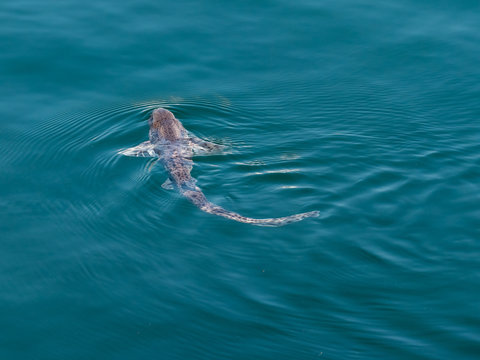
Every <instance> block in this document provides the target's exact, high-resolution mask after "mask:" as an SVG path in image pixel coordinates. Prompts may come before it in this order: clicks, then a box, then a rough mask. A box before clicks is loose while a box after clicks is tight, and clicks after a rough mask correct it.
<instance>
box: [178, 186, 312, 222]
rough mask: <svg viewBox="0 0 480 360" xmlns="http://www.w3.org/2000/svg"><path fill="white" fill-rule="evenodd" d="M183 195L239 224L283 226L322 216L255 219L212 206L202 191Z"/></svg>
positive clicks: (301, 215)
mask: <svg viewBox="0 0 480 360" xmlns="http://www.w3.org/2000/svg"><path fill="white" fill-rule="evenodd" d="M182 194H183V195H184V196H185V197H186V198H187V199H189V200H190V201H191V202H192V203H193V204H195V205H196V206H198V207H199V208H200V209H201V210H203V211H205V212H207V213H209V214H213V215H218V216H223V217H224V218H227V219H230V220H235V221H238V222H242V223H246V224H252V225H258V226H283V225H287V224H291V223H294V222H297V221H300V220H303V219H306V218H309V217H318V216H319V215H320V212H319V211H310V212H306V213H301V214H295V215H290V216H285V217H279V218H268V219H254V218H249V217H246V216H242V215H240V214H237V213H236V212H233V211H229V210H226V209H224V208H222V207H221V206H218V205H215V204H212V203H211V202H210V201H208V200H207V199H206V197H205V195H204V194H203V193H202V192H201V191H200V190H185V191H182Z"/></svg>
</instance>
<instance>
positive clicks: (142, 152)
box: [118, 141, 158, 157]
mask: <svg viewBox="0 0 480 360" xmlns="http://www.w3.org/2000/svg"><path fill="white" fill-rule="evenodd" d="M154 149H155V146H154V145H153V144H152V143H151V142H150V141H144V142H143V143H141V144H140V145H137V146H134V147H131V148H128V149H124V150H121V151H119V152H118V153H119V154H121V155H125V156H135V157H158V155H157V153H155V150H154Z"/></svg>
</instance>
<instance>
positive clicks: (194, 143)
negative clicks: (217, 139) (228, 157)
mask: <svg viewBox="0 0 480 360" xmlns="http://www.w3.org/2000/svg"><path fill="white" fill-rule="evenodd" d="M188 140H189V143H190V146H191V147H192V150H193V152H194V153H195V155H208V154H213V153H220V152H222V150H223V149H225V146H223V145H219V144H215V143H213V142H210V141H205V140H202V139H200V138H199V137H196V136H195V135H193V134H190V136H189V138H188Z"/></svg>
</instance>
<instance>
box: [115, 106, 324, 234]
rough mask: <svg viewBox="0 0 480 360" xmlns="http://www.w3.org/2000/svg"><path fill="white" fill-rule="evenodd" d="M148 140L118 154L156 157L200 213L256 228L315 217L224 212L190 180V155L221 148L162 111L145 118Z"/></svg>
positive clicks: (174, 183) (159, 109) (313, 215)
mask: <svg viewBox="0 0 480 360" xmlns="http://www.w3.org/2000/svg"><path fill="white" fill-rule="evenodd" d="M149 125H150V132H149V138H150V140H149V141H145V142H143V143H142V144H140V145H138V146H136V147H133V148H130V149H125V150H122V151H120V152H119V153H120V154H122V155H127V156H143V157H158V158H160V160H161V162H162V164H163V166H164V168H165V170H166V171H167V173H168V174H169V175H168V177H169V180H170V181H171V183H172V184H173V185H174V186H175V187H176V188H177V189H178V191H179V192H180V194H182V195H183V196H184V197H186V198H187V199H188V200H189V201H190V202H191V203H192V204H194V205H196V206H197V207H198V208H199V209H200V210H203V211H205V212H207V213H209V214H213V215H218V216H222V217H224V218H227V219H230V220H235V221H238V222H242V223H247V224H252V225H259V226H283V225H287V224H290V223H293V222H297V221H300V220H303V219H305V218H309V217H318V216H319V212H318V211H310V212H306V213H302V214H295V215H290V216H285V217H280V218H268V219H254V218H249V217H246V216H242V215H240V214H237V213H235V212H233V211H229V210H226V209H224V208H222V207H221V206H218V205H215V204H213V203H211V202H210V201H208V200H207V198H206V197H205V195H204V194H203V192H202V190H200V188H199V187H198V186H197V185H196V180H195V179H194V178H192V177H191V175H190V171H191V170H192V166H193V161H192V160H191V159H192V157H193V156H194V154H196V153H198V152H200V153H211V152H216V151H220V150H221V149H222V146H220V145H217V144H214V143H211V142H208V141H204V140H202V139H200V138H198V137H196V136H193V135H192V134H190V133H189V132H188V131H187V130H186V129H185V128H184V127H183V125H182V124H181V123H180V121H178V120H177V119H176V118H175V116H174V115H173V114H172V113H171V112H170V111H168V110H166V109H163V108H158V109H155V110H154V111H153V112H152V116H151V117H150V119H149Z"/></svg>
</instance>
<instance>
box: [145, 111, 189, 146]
mask: <svg viewBox="0 0 480 360" xmlns="http://www.w3.org/2000/svg"><path fill="white" fill-rule="evenodd" d="M148 122H149V125H150V140H151V141H155V140H167V141H176V140H179V139H181V138H182V135H183V133H184V131H185V129H184V127H183V126H182V124H181V123H180V121H178V120H177V119H175V116H174V115H173V114H172V113H171V112H170V111H168V110H167V109H164V108H158V109H155V110H154V111H153V113H152V116H151V117H150V119H149V121H148Z"/></svg>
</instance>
